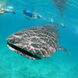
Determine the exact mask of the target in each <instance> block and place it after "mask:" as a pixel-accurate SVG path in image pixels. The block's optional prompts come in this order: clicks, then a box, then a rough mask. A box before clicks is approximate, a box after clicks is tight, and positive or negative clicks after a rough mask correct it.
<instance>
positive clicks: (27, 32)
mask: <svg viewBox="0 0 78 78" xmlns="http://www.w3.org/2000/svg"><path fill="white" fill-rule="evenodd" d="M58 38H59V32H58V28H57V26H52V25H42V26H38V27H32V28H28V29H24V30H22V31H19V32H16V33H15V34H12V35H11V36H9V37H8V38H7V46H8V48H9V49H11V50H12V51H14V52H16V53H18V54H20V55H22V56H24V57H27V58H29V59H33V60H34V59H42V58H48V57H50V56H51V55H52V54H53V53H55V52H56V51H57V50H58V49H61V50H64V51H66V52H68V51H67V50H66V49H65V48H62V47H60V46H59V44H58ZM68 53H69V52H68Z"/></svg>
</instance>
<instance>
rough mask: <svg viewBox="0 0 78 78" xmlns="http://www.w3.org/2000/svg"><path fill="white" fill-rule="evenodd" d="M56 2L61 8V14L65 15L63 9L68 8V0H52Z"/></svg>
mask: <svg viewBox="0 0 78 78" xmlns="http://www.w3.org/2000/svg"><path fill="white" fill-rule="evenodd" d="M52 1H54V3H55V6H56V7H57V8H58V9H59V10H60V15H61V16H63V13H62V12H63V10H64V9H65V8H66V1H67V0H52Z"/></svg>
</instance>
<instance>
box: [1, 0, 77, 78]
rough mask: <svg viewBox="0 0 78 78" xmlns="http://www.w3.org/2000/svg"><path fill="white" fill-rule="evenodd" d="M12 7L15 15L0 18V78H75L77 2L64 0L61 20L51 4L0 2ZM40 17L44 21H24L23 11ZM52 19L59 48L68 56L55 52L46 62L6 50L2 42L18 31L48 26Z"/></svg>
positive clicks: (16, 0) (39, 0)
mask: <svg viewBox="0 0 78 78" xmlns="http://www.w3.org/2000/svg"><path fill="white" fill-rule="evenodd" d="M3 1H4V2H5V1H6V2H7V5H10V6H13V7H14V10H15V11H16V15H13V14H10V13H8V14H4V15H0V78H78V1H77V0H67V2H66V3H67V4H66V5H65V7H66V8H65V9H64V10H63V16H60V14H59V10H58V9H57V7H56V6H55V3H54V2H53V1H52V0H0V2H3ZM24 9H28V10H31V11H33V12H36V13H39V14H41V15H42V16H43V17H44V18H46V19H47V20H46V21H45V20H42V19H30V18H26V17H25V16H24V14H23V12H22V11H23V10H24ZM51 18H52V19H54V21H55V22H57V23H64V24H65V26H66V27H65V28H62V27H59V32H60V38H59V45H61V46H63V47H65V48H66V49H67V50H68V51H69V52H70V53H71V54H68V53H65V52H64V51H61V50H58V51H57V52H56V53H54V54H53V55H52V56H51V57H50V58H43V59H41V60H30V59H27V58H25V57H23V56H21V55H19V54H17V53H15V52H13V51H11V50H10V49H8V47H7V44H6V38H7V37H8V36H9V35H11V34H13V33H15V32H18V31H19V30H22V29H25V28H29V27H33V26H40V25H47V24H49V22H48V20H50V19H51Z"/></svg>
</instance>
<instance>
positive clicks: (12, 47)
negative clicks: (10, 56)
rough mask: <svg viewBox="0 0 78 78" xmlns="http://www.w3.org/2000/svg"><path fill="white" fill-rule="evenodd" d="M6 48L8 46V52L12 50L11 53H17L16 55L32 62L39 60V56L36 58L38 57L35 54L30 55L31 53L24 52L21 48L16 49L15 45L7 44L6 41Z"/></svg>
mask: <svg viewBox="0 0 78 78" xmlns="http://www.w3.org/2000/svg"><path fill="white" fill-rule="evenodd" d="M7 46H8V48H9V49H10V50H12V51H14V52H16V53H18V54H20V55H22V56H24V57H26V58H28V59H32V60H37V59H41V57H40V56H38V55H36V54H33V53H31V52H29V51H27V50H24V49H22V48H20V47H17V46H16V45H14V44H11V43H10V42H8V41H7Z"/></svg>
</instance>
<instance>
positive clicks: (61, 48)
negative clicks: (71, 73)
mask: <svg viewBox="0 0 78 78" xmlns="http://www.w3.org/2000/svg"><path fill="white" fill-rule="evenodd" d="M58 49H60V50H63V51H65V52H67V53H69V54H71V53H70V52H69V51H68V50H67V49H65V48H64V47H61V46H59V47H58Z"/></svg>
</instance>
